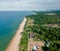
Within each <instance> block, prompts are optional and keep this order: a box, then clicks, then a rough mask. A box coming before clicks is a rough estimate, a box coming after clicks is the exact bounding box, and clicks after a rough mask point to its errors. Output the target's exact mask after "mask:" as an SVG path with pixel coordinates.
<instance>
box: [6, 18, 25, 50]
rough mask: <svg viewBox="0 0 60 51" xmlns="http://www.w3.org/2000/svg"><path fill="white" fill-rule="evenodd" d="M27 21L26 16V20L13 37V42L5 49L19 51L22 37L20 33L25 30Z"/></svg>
mask: <svg viewBox="0 0 60 51" xmlns="http://www.w3.org/2000/svg"><path fill="white" fill-rule="evenodd" d="M25 23H26V18H24V20H23V21H22V23H21V24H20V26H19V29H18V30H17V32H16V34H15V35H14V37H13V38H12V40H11V42H10V43H9V45H8V47H7V48H6V50H5V51H19V43H20V40H21V37H22V35H20V34H21V32H23V30H24V25H25Z"/></svg>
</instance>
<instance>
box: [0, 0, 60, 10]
mask: <svg viewBox="0 0 60 51" xmlns="http://www.w3.org/2000/svg"><path fill="white" fill-rule="evenodd" d="M1 10H20V11H26V10H27V11H32V10H33V11H45V10H60V0H0V11H1Z"/></svg>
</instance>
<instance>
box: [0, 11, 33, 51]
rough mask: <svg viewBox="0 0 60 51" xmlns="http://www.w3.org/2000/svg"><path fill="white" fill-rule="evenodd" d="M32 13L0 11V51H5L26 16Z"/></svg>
mask: <svg viewBox="0 0 60 51" xmlns="http://www.w3.org/2000/svg"><path fill="white" fill-rule="evenodd" d="M32 13H33V12H30V11H0V51H4V50H5V48H6V47H7V45H8V44H9V42H10V40H11V39H12V37H13V36H14V34H15V32H16V31H17V29H18V27H19V25H20V23H21V22H22V20H23V18H24V16H26V15H30V14H32Z"/></svg>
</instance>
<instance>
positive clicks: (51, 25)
mask: <svg viewBox="0 0 60 51" xmlns="http://www.w3.org/2000/svg"><path fill="white" fill-rule="evenodd" d="M35 13H36V14H33V15H29V16H26V18H27V22H26V25H25V28H24V32H23V33H22V36H23V37H22V38H21V42H20V51H22V50H21V49H22V48H23V49H27V48H28V33H29V32H34V33H35V34H36V38H35V39H36V40H38V39H40V41H44V42H45V44H44V46H42V49H43V51H60V11H51V12H35ZM26 51H27V50H26Z"/></svg>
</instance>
